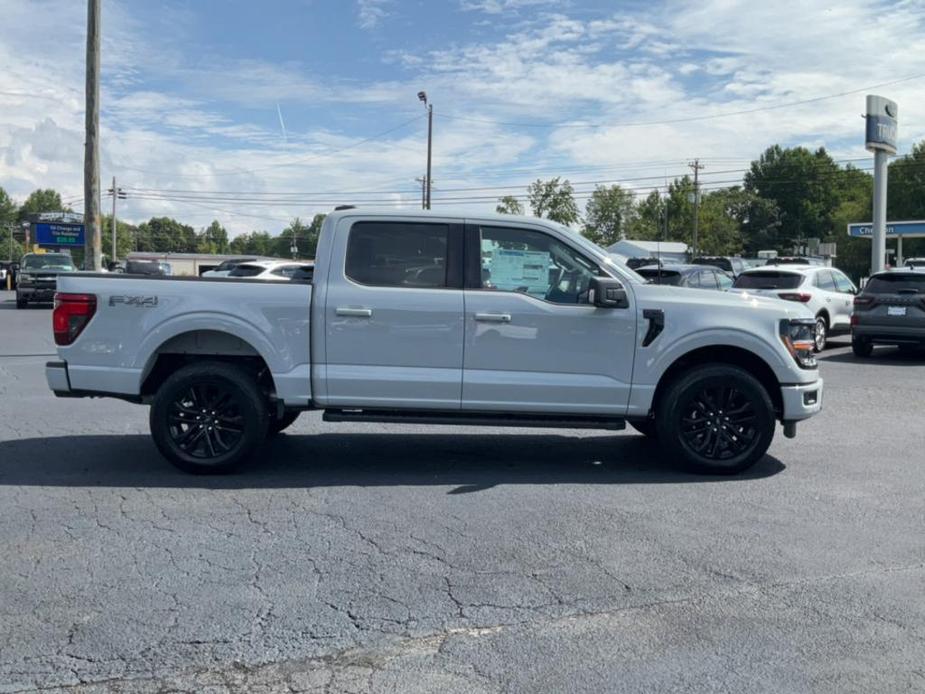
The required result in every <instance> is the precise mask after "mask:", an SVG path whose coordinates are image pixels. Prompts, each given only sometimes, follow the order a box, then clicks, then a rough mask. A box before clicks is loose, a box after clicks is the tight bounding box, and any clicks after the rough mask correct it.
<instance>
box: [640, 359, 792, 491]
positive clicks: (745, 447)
mask: <svg viewBox="0 0 925 694" xmlns="http://www.w3.org/2000/svg"><path fill="white" fill-rule="evenodd" d="M655 421H656V425H657V428H658V440H659V443H661V445H662V446H663V448H664V450H665V451H666V452H667V453H668V454H669V455H670V456H671V458H672V459H673V460H674V461H675V462H679V463H681V464H682V465H683V467H685V468H686V469H688V470H691V471H693V472H699V473H705V474H720V475H731V474H736V473H738V472H741V471H743V470H745V469H747V468H749V467H751V466H752V465H753V464H754V463H756V462H757V461H758V460H760V459H761V457H762V456H763V455H764V454H765V452H766V451H767V450H768V446H770V445H771V440H772V439H773V438H774V426H775V422H776V414H775V412H774V405H773V403H772V402H771V399H770V396H769V395H768V392H767V391H766V390H765V387H764V386H763V385H762V384H761V382H760V381H758V380H757V379H756V378H755V377H754V376H752V375H751V374H750V373H748V372H747V371H745V370H744V369H742V368H740V367H738V366H732V365H728V364H704V365H700V366H696V367H692V368H691V369H690V370H689V371H687V372H685V373H682V374H680V375H679V376H678V377H676V378H675V380H674V381H673V382H672V383H671V384H670V385H669V386H668V388H667V390H666V391H665V393H664V394H663V395H661V396H660V398H659V402H658V403H656V415H655Z"/></svg>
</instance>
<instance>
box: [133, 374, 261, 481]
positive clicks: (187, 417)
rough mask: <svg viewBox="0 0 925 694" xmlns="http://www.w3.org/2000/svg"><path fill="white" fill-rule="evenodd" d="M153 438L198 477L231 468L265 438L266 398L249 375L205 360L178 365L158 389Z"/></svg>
mask: <svg viewBox="0 0 925 694" xmlns="http://www.w3.org/2000/svg"><path fill="white" fill-rule="evenodd" d="M149 422H150V426H151V436H152V437H153V438H154V443H155V444H156V445H157V448H158V450H159V451H160V452H161V454H162V455H163V456H164V457H165V458H167V460H169V461H170V462H171V463H173V464H174V465H175V466H177V467H178V468H180V469H181V470H184V471H185V472H190V473H193V474H197V475H202V474H206V475H214V474H222V473H227V472H231V471H232V470H234V469H235V468H236V467H237V466H238V465H239V464H240V463H241V462H243V461H244V460H246V459H247V458H248V457H250V456H251V455H252V454H253V453H254V451H255V450H256V449H257V447H258V446H259V445H260V444H261V443H263V441H264V439H265V438H266V433H267V426H268V423H269V415H268V414H267V407H266V402H265V401H264V398H263V395H261V393H260V390H259V389H258V387H257V381H256V378H255V377H254V376H252V375H251V374H250V373H248V372H247V371H245V370H244V369H241V368H240V367H238V366H235V365H233V364H228V363H225V362H217V361H205V362H199V363H194V364H189V365H188V366H184V367H182V368H181V369H178V370H177V371H175V372H174V373H173V374H171V375H170V376H169V377H168V378H167V380H165V381H164V382H163V383H162V384H161V387H160V388H158V391H157V394H156V395H155V396H154V402H153V404H152V405H151V412H150V416H149Z"/></svg>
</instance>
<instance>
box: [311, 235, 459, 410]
mask: <svg viewBox="0 0 925 694" xmlns="http://www.w3.org/2000/svg"><path fill="white" fill-rule="evenodd" d="M341 223H342V224H349V223H350V220H349V218H348V219H345V220H344V221H343V222H341ZM462 248H463V225H462V224H456V223H453V222H452V221H446V222H439V221H434V222H430V221H428V222H425V223H422V222H419V221H413V222H410V221H409V222H403V221H394V220H383V221H356V222H353V223H352V225H350V227H349V229H346V230H344V229H342V228H338V229H337V233H336V235H335V239H334V248H333V249H332V251H333V252H332V255H331V257H332V258H336V259H338V260H335V261H333V264H332V266H331V268H330V270H329V273H328V280H327V288H326V289H327V291H326V298H325V320H324V331H325V359H324V361H325V371H324V372H325V383H326V386H327V390H326V394H325V396H324V398H323V400H324V402H323V403H322V404H324V405H326V406H333V407H367V408H371V407H378V408H411V409H421V408H432V409H458V408H459V404H460V395H461V387H462V359H463V356H462V355H463V334H464V333H463V289H462ZM314 327H315V326H313V328H314Z"/></svg>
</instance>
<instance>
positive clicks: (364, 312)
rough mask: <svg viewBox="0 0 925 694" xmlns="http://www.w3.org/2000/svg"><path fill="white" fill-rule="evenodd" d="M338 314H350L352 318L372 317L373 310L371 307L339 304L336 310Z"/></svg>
mask: <svg viewBox="0 0 925 694" xmlns="http://www.w3.org/2000/svg"><path fill="white" fill-rule="evenodd" d="M336 313H337V315H338V316H350V317H352V318H371V317H372V315H373V310H372V309H371V308H349V307H347V306H338V307H337V311H336Z"/></svg>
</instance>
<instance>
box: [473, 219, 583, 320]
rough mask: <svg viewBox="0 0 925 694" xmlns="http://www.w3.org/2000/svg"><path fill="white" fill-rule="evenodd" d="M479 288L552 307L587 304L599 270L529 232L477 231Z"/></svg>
mask: <svg viewBox="0 0 925 694" xmlns="http://www.w3.org/2000/svg"><path fill="white" fill-rule="evenodd" d="M479 244H480V245H479V248H480V253H481V288H482V289H485V290H494V291H504V292H520V293H523V294H529V295H530V296H532V297H535V298H537V299H543V300H544V301H549V302H552V303H555V304H587V303H588V286H589V284H590V282H591V278H592V277H593V276H594V275H596V274H598V267H597V265H595V264H594V263H593V262H592V261H590V260H588V259H587V258H585V257H584V256H582V255H581V254H580V253H578V252H577V251H575V250H574V249H572V248H571V247H570V246H567V245H566V244H564V243H562V242H561V241H559V240H558V239H555V238H553V237H552V236H549V235H548V234H544V233H542V232H539V231H533V230H531V229H519V228H515V227H490V226H483V227H481V228H480V229H479Z"/></svg>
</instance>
